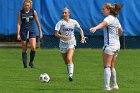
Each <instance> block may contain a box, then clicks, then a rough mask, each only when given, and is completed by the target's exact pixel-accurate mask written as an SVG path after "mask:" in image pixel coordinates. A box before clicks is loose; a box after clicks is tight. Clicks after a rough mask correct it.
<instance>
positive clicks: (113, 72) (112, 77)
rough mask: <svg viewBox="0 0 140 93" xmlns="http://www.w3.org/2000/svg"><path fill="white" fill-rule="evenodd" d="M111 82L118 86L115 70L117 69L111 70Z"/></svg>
mask: <svg viewBox="0 0 140 93" xmlns="http://www.w3.org/2000/svg"><path fill="white" fill-rule="evenodd" d="M111 80H112V86H117V80H116V70H115V68H113V69H112V70H111Z"/></svg>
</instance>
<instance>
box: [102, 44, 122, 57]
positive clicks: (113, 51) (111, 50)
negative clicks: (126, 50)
mask: <svg viewBox="0 0 140 93" xmlns="http://www.w3.org/2000/svg"><path fill="white" fill-rule="evenodd" d="M119 51H120V46H103V52H104V53H106V54H108V55H114V56H117V55H118V52H119Z"/></svg>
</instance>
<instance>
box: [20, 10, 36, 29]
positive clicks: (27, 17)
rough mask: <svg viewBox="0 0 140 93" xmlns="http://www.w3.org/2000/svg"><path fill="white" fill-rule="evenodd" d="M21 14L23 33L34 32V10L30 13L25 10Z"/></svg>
mask: <svg viewBox="0 0 140 93" xmlns="http://www.w3.org/2000/svg"><path fill="white" fill-rule="evenodd" d="M20 14H21V29H20V30H21V32H22V31H32V32H33V31H35V30H34V10H33V9H31V10H30V11H29V13H25V11H24V10H21V11H20Z"/></svg>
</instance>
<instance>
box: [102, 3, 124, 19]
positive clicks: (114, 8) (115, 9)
mask: <svg viewBox="0 0 140 93" xmlns="http://www.w3.org/2000/svg"><path fill="white" fill-rule="evenodd" d="M103 6H104V7H105V8H107V9H109V10H110V13H111V14H113V15H114V16H115V17H117V16H118V12H119V11H120V10H121V9H122V7H123V5H122V4H114V5H112V4H111V3H105V4H104V5H103Z"/></svg>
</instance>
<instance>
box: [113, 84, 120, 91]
mask: <svg viewBox="0 0 140 93" xmlns="http://www.w3.org/2000/svg"><path fill="white" fill-rule="evenodd" d="M118 89H119V87H118V85H116V86H111V90H118Z"/></svg>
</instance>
